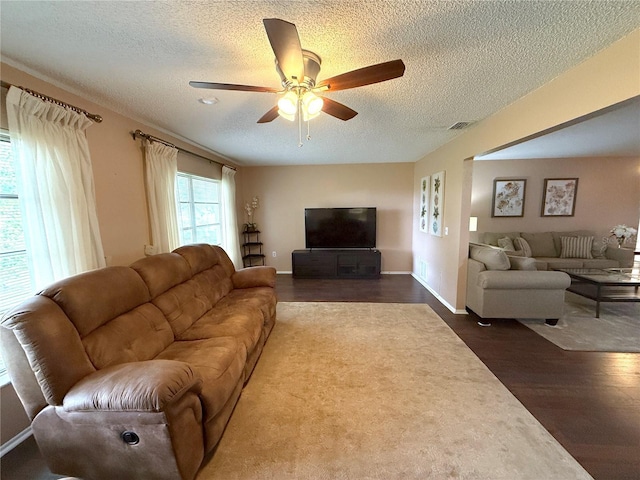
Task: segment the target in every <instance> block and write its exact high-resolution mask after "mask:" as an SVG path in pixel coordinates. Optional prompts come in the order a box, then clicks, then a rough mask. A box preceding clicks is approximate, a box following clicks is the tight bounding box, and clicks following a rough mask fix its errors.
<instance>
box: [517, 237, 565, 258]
mask: <svg viewBox="0 0 640 480" xmlns="http://www.w3.org/2000/svg"><path fill="white" fill-rule="evenodd" d="M521 237H522V238H524V239H525V240H526V241H527V243H528V244H529V246H530V247H531V256H532V257H557V256H558V255H559V252H558V251H557V250H556V247H555V244H554V243H553V235H552V234H551V232H541V233H526V232H522V235H521Z"/></svg>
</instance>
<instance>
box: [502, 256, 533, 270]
mask: <svg viewBox="0 0 640 480" xmlns="http://www.w3.org/2000/svg"><path fill="white" fill-rule="evenodd" d="M508 256H509V262H511V270H537V268H536V261H535V259H533V258H531V257H514V256H512V255H508Z"/></svg>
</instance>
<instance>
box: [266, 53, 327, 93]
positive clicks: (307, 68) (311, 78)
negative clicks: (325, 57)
mask: <svg viewBox="0 0 640 480" xmlns="http://www.w3.org/2000/svg"><path fill="white" fill-rule="evenodd" d="M302 61H303V63H304V79H303V80H302V81H297V82H296V81H294V80H293V79H291V78H287V76H286V75H285V74H284V72H283V71H282V69H281V68H280V64H279V63H278V59H277V58H276V59H275V64H276V71H277V72H278V75H280V81H281V82H282V86H283V87H284V88H285V89H286V90H291V89H293V88H295V87H303V89H304V90H311V89H312V88H313V87H315V85H316V79H317V78H318V73H320V65H321V64H322V59H321V58H320V56H319V55H316V54H315V53H313V52H311V51H309V50H302Z"/></svg>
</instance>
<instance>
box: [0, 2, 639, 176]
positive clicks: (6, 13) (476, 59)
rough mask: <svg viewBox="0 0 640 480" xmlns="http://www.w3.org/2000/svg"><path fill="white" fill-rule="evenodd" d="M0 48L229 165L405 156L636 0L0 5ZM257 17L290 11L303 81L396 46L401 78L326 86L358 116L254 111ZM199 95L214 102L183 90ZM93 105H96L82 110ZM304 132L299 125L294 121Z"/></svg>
mask: <svg viewBox="0 0 640 480" xmlns="http://www.w3.org/2000/svg"><path fill="white" fill-rule="evenodd" d="M0 8H1V10H0V20H1V25H0V27H1V34H0V35H1V37H0V40H1V43H0V49H1V54H2V60H3V61H5V62H7V63H9V64H10V65H13V66H16V67H18V68H22V69H24V70H26V71H28V72H29V73H32V74H35V75H36V76H38V77H40V78H43V79H46V80H49V81H53V82H54V83H56V84H57V85H59V86H61V87H63V88H67V89H69V90H71V91H73V92H74V93H77V94H80V95H82V96H85V97H87V98H90V99H92V100H94V101H95V102H96V103H99V104H101V105H104V106H105V107H109V108H111V109H113V110H115V111H118V112H120V113H123V114H125V115H128V116H130V117H133V118H136V119H139V120H141V121H143V122H145V123H147V124H150V125H153V126H155V127H158V128H160V129H162V130H164V131H166V132H170V133H172V134H175V135H177V136H179V137H182V138H184V139H186V140H188V141H190V142H191V143H193V144H195V145H199V146H203V147H205V148H206V149H209V150H211V151H214V152H217V153H219V154H221V155H223V156H226V157H228V158H230V159H232V160H235V161H237V162H238V163H240V164H242V165H294V164H295V165H299V164H319V163H369V162H413V161H416V160H419V159H420V158H422V157H423V156H424V155H426V154H427V153H429V152H431V151H433V150H435V149H436V148H438V147H439V146H441V145H443V144H444V143H446V142H447V141H449V140H451V139H452V138H453V137H454V136H455V135H456V134H459V132H455V131H449V130H447V127H449V126H450V125H452V124H454V123H455V122H458V121H471V122H477V121H480V120H482V119H484V118H486V117H487V116H489V115H491V114H492V113H494V112H496V111H498V110H500V109H501V108H503V107H505V106H506V105H508V104H510V103H512V102H513V101H515V100H517V99H518V98H520V97H522V96H523V95H525V94H527V93H528V92H530V91H532V90H534V89H536V88H538V87H539V86H541V85H543V84H545V83H547V82H548V81H550V80H551V79H553V78H554V77H556V76H558V75H559V74H561V73H562V72H564V71H565V70H567V69H569V68H571V67H572V66H574V65H576V64H578V63H580V62H582V61H584V60H585V59H587V58H589V57H591V56H593V55H594V54H595V53H597V52H598V51H599V50H601V49H603V48H605V47H607V46H608V45H610V44H611V43H613V42H614V41H616V40H618V39H620V38H622V37H623V36H625V35H627V34H628V33H630V32H631V31H632V30H634V29H635V28H637V27H638V26H639V25H640V2H637V1H613V0H609V1H514V2H512V1H485V0H482V1H481V0H477V1H449V0H447V1H418V0H413V1H412V0H407V1H401V0H397V1H383V0H361V1H354V0H335V1H331V0H325V1H284V0H265V1H215V2H193V1H189V2H185V1H166V2H165V1H163V2H160V1H146V2H126V1H117V2H116V1H113V2H110V1H99V2H90V1H80V2H76V1H64V2H62V1H60V2H27V1H17V2H13V1H2V2H1V3H0ZM263 18H281V19H284V20H287V21H290V22H292V23H295V24H296V26H297V28H298V32H299V35H300V40H301V43H302V47H303V48H305V49H308V50H312V51H313V52H315V53H317V54H318V55H320V56H321V57H322V70H321V72H320V74H319V76H318V80H321V79H323V78H327V77H330V76H334V75H337V74H340V73H343V72H346V71H350V70H353V69H357V68H361V67H364V66H368V65H371V64H375V63H380V62H384V61H388V60H394V59H396V58H401V59H402V60H403V61H404V63H405V64H406V66H407V68H406V72H405V75H404V77H402V78H399V79H395V80H391V81H388V82H385V83H380V84H376V85H369V86H366V87H361V88H357V89H352V90H345V91H339V92H333V93H328V94H327V96H330V97H331V98H332V99H334V100H337V101H339V102H341V103H343V104H346V105H347V106H349V107H351V108H353V109H354V110H356V111H357V112H359V115H357V116H356V117H355V118H353V119H352V120H349V121H347V122H343V121H341V120H338V119H336V118H333V117H330V116H328V115H325V114H322V115H321V116H320V117H319V118H317V119H315V120H313V121H312V122H311V136H312V139H311V141H308V142H307V141H305V142H304V146H303V147H301V148H300V147H298V146H297V144H298V130H297V125H296V124H294V123H291V122H288V121H286V120H284V119H281V118H278V119H276V120H275V121H273V122H271V123H268V124H260V125H259V124H257V123H256V121H257V120H258V118H260V117H261V116H262V115H263V114H264V113H265V112H266V111H267V110H269V109H270V108H271V107H272V106H273V105H274V104H275V102H276V100H277V97H276V96H275V95H273V94H267V93H249V92H229V91H207V90H199V89H194V88H192V87H190V86H189V85H188V82H189V81H190V80H199V81H213V82H222V83H240V84H248V85H261V86H270V87H276V88H278V87H280V83H279V77H278V75H277V74H276V71H275V69H274V64H273V52H272V50H271V48H270V46H269V42H268V39H267V36H266V34H265V31H264V27H263V24H262V19H263ZM203 96H215V97H217V98H218V99H219V102H218V103H217V104H215V105H210V106H208V105H203V104H201V103H198V101H197V100H198V98H200V97H203ZM98 113H99V112H98ZM305 134H306V131H305Z"/></svg>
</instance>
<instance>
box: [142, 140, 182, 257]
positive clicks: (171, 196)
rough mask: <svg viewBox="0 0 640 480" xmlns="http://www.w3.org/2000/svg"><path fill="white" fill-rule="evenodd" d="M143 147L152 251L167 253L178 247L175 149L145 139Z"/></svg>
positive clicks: (176, 153) (176, 158) (176, 151)
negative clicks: (153, 248)
mask: <svg viewBox="0 0 640 480" xmlns="http://www.w3.org/2000/svg"><path fill="white" fill-rule="evenodd" d="M144 147H145V148H144V151H145V182H146V186H147V201H148V203H149V220H150V223H151V238H152V244H153V246H154V247H155V253H167V252H170V251H172V250H174V249H176V248H178V247H179V246H180V238H179V236H178V215H177V212H176V210H177V209H176V176H177V175H178V149H177V148H173V147H169V146H168V145H164V144H162V143H159V142H149V141H148V140H146V141H145V143H144Z"/></svg>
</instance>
